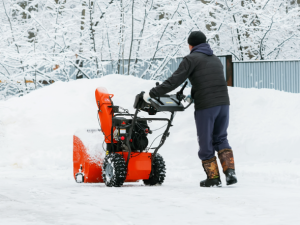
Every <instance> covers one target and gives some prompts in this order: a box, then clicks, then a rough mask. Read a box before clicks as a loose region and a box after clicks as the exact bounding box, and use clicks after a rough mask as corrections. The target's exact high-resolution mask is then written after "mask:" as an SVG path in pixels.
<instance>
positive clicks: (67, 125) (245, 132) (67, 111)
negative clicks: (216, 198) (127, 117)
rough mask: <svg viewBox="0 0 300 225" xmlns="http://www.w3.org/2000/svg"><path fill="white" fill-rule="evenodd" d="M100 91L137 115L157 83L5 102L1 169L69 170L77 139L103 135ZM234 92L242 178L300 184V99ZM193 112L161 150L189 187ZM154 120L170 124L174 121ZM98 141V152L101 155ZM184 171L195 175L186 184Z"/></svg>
mask: <svg viewBox="0 0 300 225" xmlns="http://www.w3.org/2000/svg"><path fill="white" fill-rule="evenodd" d="M99 86H103V87H106V88H107V90H108V91H109V92H110V93H112V94H114V98H113V100H114V103H115V104H116V105H120V106H122V107H124V108H126V109H129V111H130V112H133V111H134V110H133V102H134V98H135V96H136V94H138V93H140V92H141V91H148V90H150V89H151V88H152V87H153V86H155V81H147V80H142V79H137V78H135V77H132V76H120V75H109V76H105V77H103V78H100V79H94V80H77V81H72V82H69V83H63V82H56V83H55V84H53V85H51V86H49V87H45V88H43V89H40V90H37V91H35V92H32V93H31V94H29V95H26V96H24V97H21V98H12V99H10V100H8V101H2V102H0V143H1V147H0V154H1V157H0V166H1V167H11V166H14V167H18V168H28V169H70V170H71V169H72V154H73V152H72V147H73V146H72V142H73V140H72V138H73V134H74V132H75V131H76V130H78V129H79V130H80V129H84V130H86V129H99V124H98V120H97V106H96V102H95V97H94V92H95V89H96V88H97V87H99ZM189 91H190V89H186V90H185V93H189ZM229 92H230V99H231V107H230V113H231V114H230V125H229V130H228V133H229V142H230V145H231V146H232V148H233V150H234V154H235V157H236V164H237V168H238V171H239V174H249V173H252V174H256V173H257V174H260V173H261V170H262V168H263V170H264V171H265V172H266V173H270V174H272V176H270V177H273V178H274V176H275V174H278V173H279V174H280V175H282V176H284V177H286V178H288V177H289V176H291V177H293V180H298V181H299V180H300V173H299V162H300V151H299V147H298V143H297V142H298V141H299V140H300V127H299V124H300V117H299V112H300V94H290V93H284V92H279V91H275V90H267V89H260V90H257V89H242V88H229ZM193 111H194V110H193V107H190V108H189V109H188V110H186V111H185V112H178V113H177V114H176V116H175V119H174V123H173V125H174V126H173V127H172V128H171V135H170V137H169V138H168V139H167V141H166V144H165V146H163V148H162V149H161V150H160V154H161V155H163V157H164V158H165V160H166V163H167V167H168V178H170V179H178V180H180V179H188V178H189V177H194V176H195V174H196V176H199V174H200V173H203V171H202V168H201V164H200V161H199V159H198V157H197V150H198V145H197V138H196V128H195V124H194V118H193ZM144 116H145V117H146V116H147V117H149V116H148V115H146V114H144ZM157 116H160V117H169V113H166V114H164V113H160V114H157ZM155 123H156V122H153V123H151V124H149V126H150V128H151V129H155V128H159V127H161V126H162V125H164V123H163V122H157V124H155ZM162 132H163V129H161V130H158V131H157V132H156V133H155V134H152V136H151V138H150V139H151V140H150V143H151V142H152V140H154V138H155V137H156V136H157V135H159V134H161V133H162ZM100 139H101V138H100V137H99V143H95V146H96V148H102V147H101V144H102V141H101V140H100ZM157 140H159V139H157ZM156 143H157V142H156ZM154 146H155V143H154ZM186 170H189V171H191V172H189V173H184V176H182V173H183V172H182V171H186ZM180 171H181V172H180ZM272 171H273V172H272ZM273 175H274V176H273Z"/></svg>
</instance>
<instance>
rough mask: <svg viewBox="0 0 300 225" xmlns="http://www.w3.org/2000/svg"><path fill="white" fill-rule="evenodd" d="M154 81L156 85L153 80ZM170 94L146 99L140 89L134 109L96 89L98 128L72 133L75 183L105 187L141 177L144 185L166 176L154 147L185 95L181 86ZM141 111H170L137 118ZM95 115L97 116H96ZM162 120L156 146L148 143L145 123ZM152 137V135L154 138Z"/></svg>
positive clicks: (106, 92)
mask: <svg viewBox="0 0 300 225" xmlns="http://www.w3.org/2000/svg"><path fill="white" fill-rule="evenodd" d="M156 85H159V84H158V83H156ZM186 85H187V82H186V83H185V84H184V85H183V87H182V88H181V90H180V91H179V92H177V93H176V94H174V95H164V96H162V97H160V98H152V99H150V103H147V102H145V101H144V99H143V95H144V92H141V93H140V94H138V95H137V96H136V98H135V102H134V108H135V109H136V110H135V113H134V114H130V113H129V112H128V110H126V109H123V108H122V107H119V106H116V105H114V104H113V101H112V97H113V96H114V95H113V94H109V93H108V91H107V90H106V88H103V87H99V88H97V89H96V93H95V95H96V103H97V106H98V116H99V118H100V127H101V130H85V132H83V133H82V132H81V133H80V132H79V133H78V134H75V135H74V139H73V165H74V178H75V181H76V182H78V183H82V182H84V183H99V182H104V183H105V185H106V186H108V187H120V186H122V185H123V183H124V182H136V181H139V180H143V181H144V184H145V185H156V184H162V183H163V182H164V179H165V176H166V167H165V162H164V160H163V158H162V156H161V155H159V154H157V152H158V150H159V149H160V148H161V147H162V145H163V144H164V143H165V141H166V139H167V137H168V136H169V129H170V127H171V126H172V121H173V118H174V113H175V112H176V111H184V110H185V109H186V108H188V107H189V106H190V105H191V103H192V102H191V103H190V104H188V105H187V106H186V107H184V106H183V104H182V103H181V102H182V100H184V99H185V95H184V94H183V90H184V88H185V87H186ZM140 111H145V112H147V113H148V114H149V115H156V113H157V112H170V113H171V117H170V119H168V118H156V117H152V118H140V117H138V113H139V112H140ZM99 118H98V119H99ZM152 121H165V122H167V124H166V129H165V131H164V132H163V134H162V135H161V140H160V142H159V145H158V146H157V147H153V148H151V145H150V147H148V144H149V141H148V135H150V134H152V130H151V129H150V127H149V126H148V123H150V122H152ZM101 132H102V133H103V135H104V138H103V137H102V139H104V142H105V143H106V149H105V151H103V149H101V143H100V141H99V140H101V135H102V134H101ZM154 140H155V139H154Z"/></svg>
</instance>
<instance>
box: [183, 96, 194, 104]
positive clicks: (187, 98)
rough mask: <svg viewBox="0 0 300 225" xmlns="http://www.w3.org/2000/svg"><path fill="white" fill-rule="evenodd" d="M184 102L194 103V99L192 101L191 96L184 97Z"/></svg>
mask: <svg viewBox="0 0 300 225" xmlns="http://www.w3.org/2000/svg"><path fill="white" fill-rule="evenodd" d="M184 101H187V102H188V103H191V102H193V101H194V99H192V96H191V95H188V96H186V98H185V99H184Z"/></svg>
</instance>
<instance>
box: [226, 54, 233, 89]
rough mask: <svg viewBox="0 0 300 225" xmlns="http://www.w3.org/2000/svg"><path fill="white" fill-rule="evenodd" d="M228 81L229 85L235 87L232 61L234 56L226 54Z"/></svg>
mask: <svg viewBox="0 0 300 225" xmlns="http://www.w3.org/2000/svg"><path fill="white" fill-rule="evenodd" d="M226 81H227V86H232V87H233V84H234V83H233V81H234V79H233V63H232V56H231V55H226Z"/></svg>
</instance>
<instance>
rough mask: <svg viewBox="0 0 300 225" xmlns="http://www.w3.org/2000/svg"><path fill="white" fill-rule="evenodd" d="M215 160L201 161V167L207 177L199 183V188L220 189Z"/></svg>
mask: <svg viewBox="0 0 300 225" xmlns="http://www.w3.org/2000/svg"><path fill="white" fill-rule="evenodd" d="M216 159H217V158H216V157H213V158H211V159H209V160H205V161H202V166H203V168H204V171H205V173H206V175H207V179H206V180H203V181H201V182H200V187H213V186H217V187H222V183H221V180H220V173H219V168H218V164H217V160H216Z"/></svg>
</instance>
